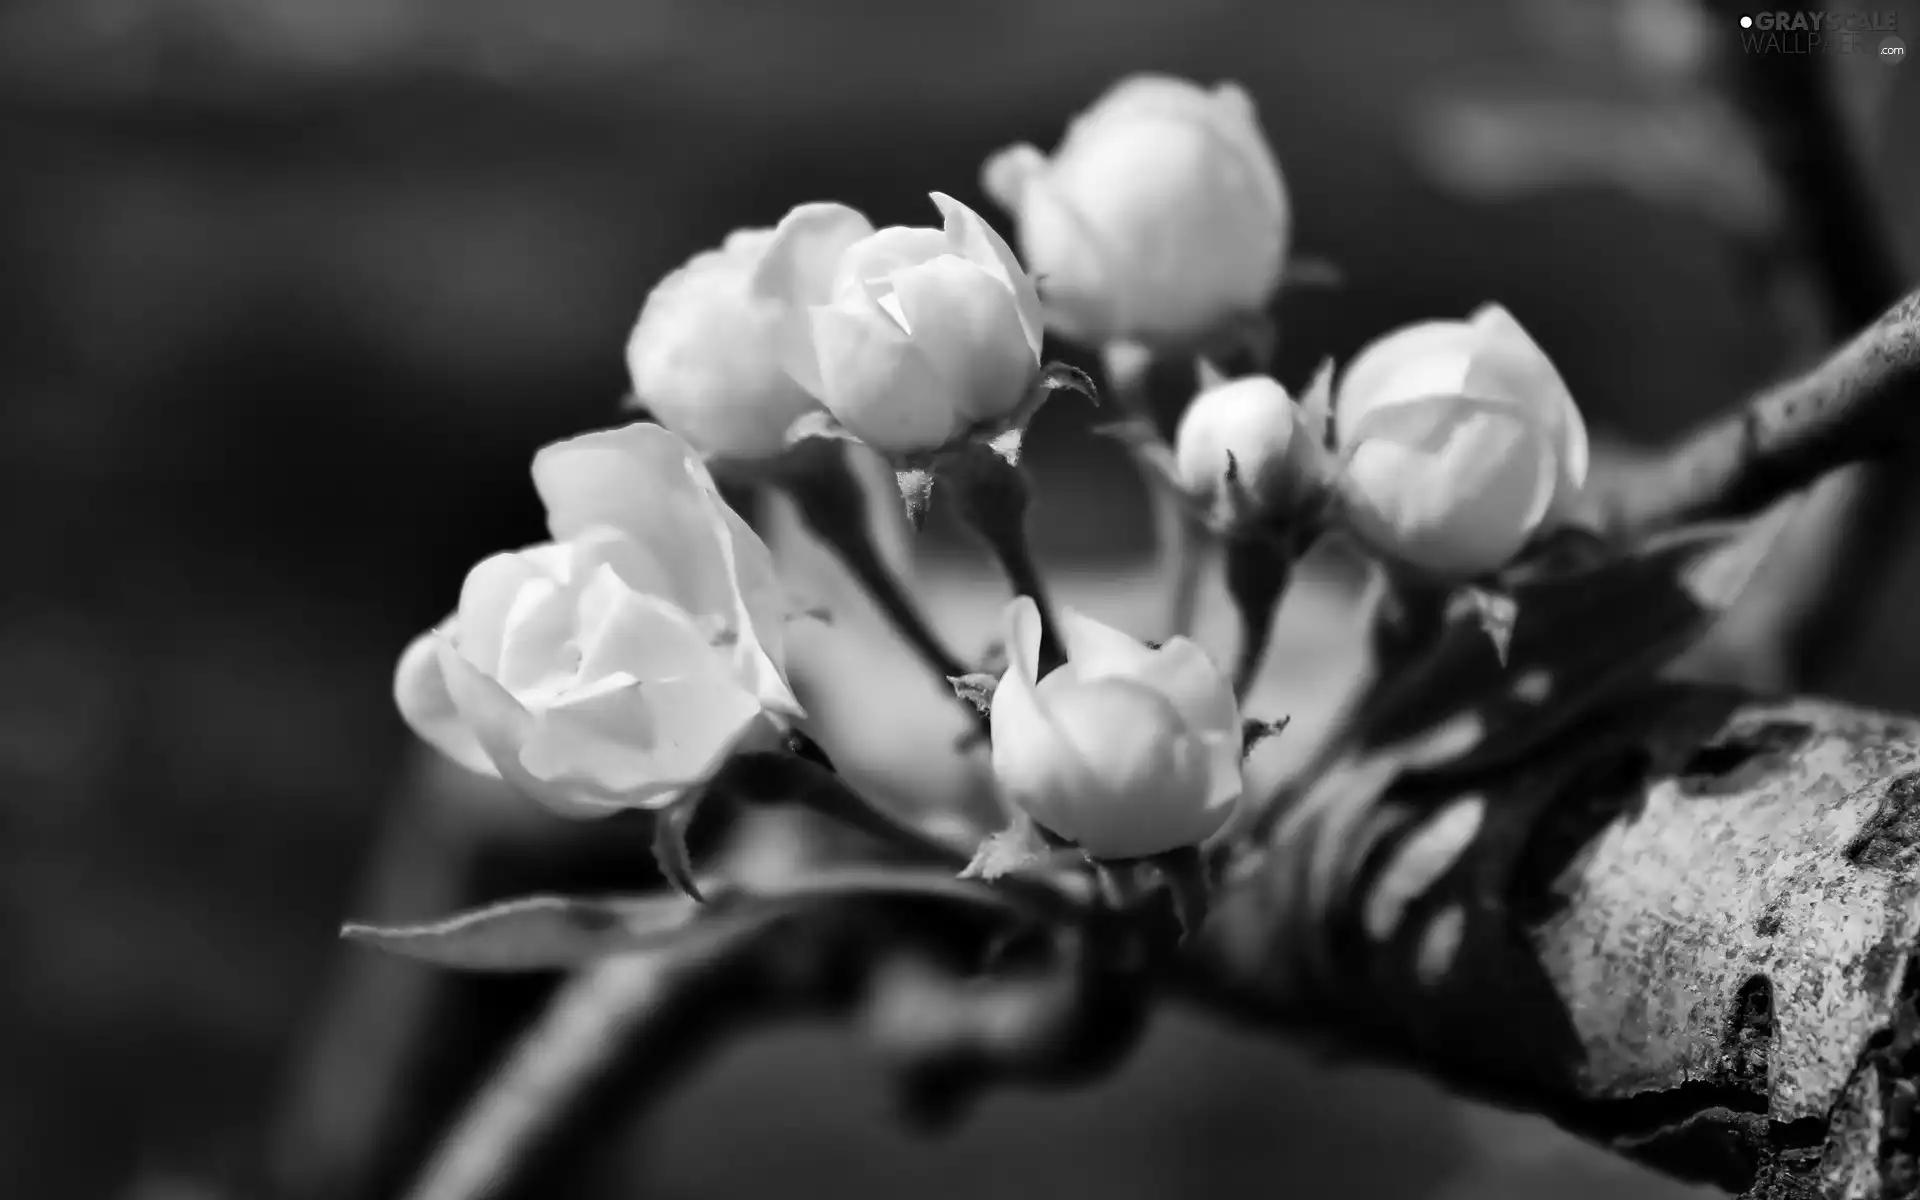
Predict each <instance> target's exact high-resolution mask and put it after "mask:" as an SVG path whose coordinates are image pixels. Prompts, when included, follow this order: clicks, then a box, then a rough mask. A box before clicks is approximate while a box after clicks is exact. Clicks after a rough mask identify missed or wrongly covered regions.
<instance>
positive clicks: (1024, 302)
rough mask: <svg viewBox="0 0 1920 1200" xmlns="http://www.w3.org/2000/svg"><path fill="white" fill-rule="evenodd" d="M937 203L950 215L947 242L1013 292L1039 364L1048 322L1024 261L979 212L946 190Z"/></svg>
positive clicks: (935, 199) (936, 195)
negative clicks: (1025, 268)
mask: <svg viewBox="0 0 1920 1200" xmlns="http://www.w3.org/2000/svg"><path fill="white" fill-rule="evenodd" d="M933 202H934V204H935V205H936V206H938V207H939V209H940V215H941V216H942V217H944V218H946V235H947V241H948V243H950V244H951V245H952V247H953V249H954V251H955V252H956V253H958V254H959V255H960V256H961V257H963V258H965V259H967V260H968V261H969V262H972V263H973V264H974V265H976V266H978V267H980V268H982V269H983V270H985V271H986V272H987V273H988V274H989V275H991V276H993V277H994V278H995V279H996V280H998V281H999V282H1000V283H1001V284H1002V285H1003V286H1004V287H1006V288H1007V289H1008V290H1009V291H1011V292H1012V293H1013V301H1014V306H1015V312H1016V315H1017V316H1018V317H1019V320H1020V328H1021V329H1022V330H1023V331H1024V332H1025V334H1026V337H1027V347H1028V349H1030V350H1032V351H1033V359H1034V363H1035V365H1038V364H1039V361H1040V341H1041V338H1042V337H1043V336H1044V333H1045V325H1044V319H1043V317H1042V315H1041V312H1040V294H1039V293H1038V292H1037V291H1035V290H1034V286H1033V280H1032V279H1029V278H1028V277H1027V273H1026V271H1024V270H1022V269H1021V267H1020V260H1019V259H1017V258H1015V257H1014V254H1013V250H1012V248H1011V247H1009V246H1008V245H1007V242H1006V239H1005V238H1003V237H1001V236H1000V235H999V234H998V233H996V232H994V228H993V226H991V225H989V224H987V223H986V221H985V220H983V219H981V217H980V214H979V213H976V212H974V211H973V210H972V209H970V208H968V207H967V206H966V205H964V204H962V203H960V202H959V201H958V200H955V199H954V198H953V197H952V196H949V195H947V194H945V193H944V192H934V193H933Z"/></svg>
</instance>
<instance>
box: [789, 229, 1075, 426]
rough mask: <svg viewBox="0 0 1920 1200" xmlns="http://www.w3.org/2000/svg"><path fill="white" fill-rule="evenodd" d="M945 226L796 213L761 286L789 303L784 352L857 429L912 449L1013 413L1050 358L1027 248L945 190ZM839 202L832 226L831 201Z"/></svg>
mask: <svg viewBox="0 0 1920 1200" xmlns="http://www.w3.org/2000/svg"><path fill="white" fill-rule="evenodd" d="M933 201H934V203H935V204H936V205H938V206H939V208H940V211H941V212H942V213H943V214H944V215H945V217H946V225H945V228H944V229H922V228H906V227H903V226H894V227H890V228H887V229H882V230H879V231H877V232H875V231H873V230H872V229H871V227H870V226H869V227H867V228H866V234H865V236H862V237H860V238H858V239H857V240H850V239H848V238H847V237H846V236H845V234H846V232H847V231H848V230H850V229H852V228H855V226H854V225H853V223H852V219H858V220H859V223H860V225H862V226H865V219H864V218H861V217H859V214H857V213H854V212H853V211H852V210H851V209H845V208H840V207H839V206H822V205H815V206H810V208H811V209H812V210H814V211H803V210H801V209H796V210H794V212H793V213H790V214H789V215H788V216H787V218H786V219H785V220H783V221H782V222H781V223H780V226H779V228H778V229H776V230H775V231H774V236H773V240H772V244H771V245H770V246H769V247H768V249H767V251H766V255H765V257H764V259H763V260H762V262H761V264H760V266H759V268H758V270H757V271H756V273H755V276H754V282H753V291H754V294H755V295H757V296H760V297H762V298H765V299H767V300H769V301H771V302H773V303H775V304H777V305H778V306H779V309H780V311H781V313H782V318H781V322H780V328H779V335H778V337H779V342H780V354H781V362H782V363H783V364H784V366H785V367H786V370H787V371H788V373H789V374H790V375H791V376H792V378H793V379H794V380H795V381H796V382H798V383H799V384H800V386H801V387H803V388H805V389H806V390H807V391H808V392H809V393H811V394H812V395H813V396H814V397H815V398H817V399H818V400H819V401H820V403H821V404H822V405H824V406H825V407H826V409H827V411H829V412H831V413H832V414H833V416H834V417H835V418H836V419H837V420H838V421H839V422H840V424H841V425H843V426H845V427H846V429H847V430H848V431H849V432H851V433H852V434H853V435H854V436H856V437H858V438H860V439H861V440H862V441H864V442H867V443H868V444H870V445H872V446H873V447H874V448H875V449H877V450H880V451H881V452H883V453H886V454H890V455H895V456H898V455H904V454H910V453H914V452H916V451H925V450H932V449H936V448H938V447H941V446H944V445H946V444H948V443H950V442H952V441H954V440H955V439H957V438H959V437H961V436H962V435H964V434H965V433H966V432H967V431H968V430H970V429H972V428H974V427H976V426H990V425H993V424H996V423H998V422H1000V421H1003V420H1004V419H1005V418H1007V417H1008V416H1009V415H1011V413H1012V412H1013V410H1014V409H1015V408H1016V407H1017V406H1018V405H1019V404H1020V403H1021V402H1022V401H1023V400H1024V399H1025V398H1026V396H1027V392H1028V389H1029V387H1030V386H1031V385H1032V382H1033V379H1034V375H1035V373H1036V372H1037V371H1038V370H1039V368H1040V337H1041V325H1040V302H1039V297H1038V296H1037V295H1036V294H1035V293H1034V290H1033V282H1032V280H1030V279H1028V278H1027V276H1026V273H1025V272H1023V271H1022V270H1021V269H1020V264H1019V262H1018V261H1016V260H1015V259H1014V257H1013V252H1012V251H1011V250H1009V249H1008V248H1007V244H1006V243H1005V242H1004V241H1002V240H1001V238H1000V235H999V234H997V233H995V232H994V231H993V230H992V228H990V227H989V226H988V225H987V223H986V222H985V221H983V220H981V219H980V217H979V216H978V215H976V214H975V213H974V212H973V210H971V209H969V208H967V207H966V206H965V205H963V204H961V203H960V202H959V201H957V200H954V199H952V198H950V197H947V196H943V195H940V194H939V193H935V194H934V196H933ZM829 208H831V209H834V210H836V212H837V216H836V218H835V220H834V221H833V222H832V223H831V224H829V223H828V221H827V220H826V214H825V213H824V212H823V211H821V210H825V209H829Z"/></svg>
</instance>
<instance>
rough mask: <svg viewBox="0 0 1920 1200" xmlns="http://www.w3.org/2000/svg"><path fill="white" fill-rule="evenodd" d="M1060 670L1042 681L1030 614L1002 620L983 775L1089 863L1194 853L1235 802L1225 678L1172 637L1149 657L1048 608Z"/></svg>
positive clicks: (1025, 608)
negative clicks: (988, 758) (1001, 664)
mask: <svg viewBox="0 0 1920 1200" xmlns="http://www.w3.org/2000/svg"><path fill="white" fill-rule="evenodd" d="M1057 619H1058V629H1057V633H1058V634H1059V637H1060V639H1061V641H1062V643H1063V645H1064V647H1065V651H1066V658H1067V661H1066V663H1065V665H1063V666H1060V667H1056V668H1055V669H1054V670H1053V671H1051V672H1049V673H1048V674H1047V676H1046V677H1045V678H1044V679H1043V678H1040V677H1039V675H1038V671H1039V661H1040V632H1041V617H1040V610H1039V608H1038V607H1037V606H1036V605H1035V604H1034V602H1033V600H1032V598H1030V597H1026V596H1021V597H1018V598H1016V599H1015V600H1014V601H1013V602H1012V603H1011V604H1009V605H1008V606H1007V609H1006V614H1005V618H1004V620H1005V624H1006V646H1007V654H1008V665H1007V670H1006V673H1005V674H1004V675H1002V676H1001V678H1000V682H999V684H998V685H997V686H996V688H995V689H994V693H993V706H992V709H991V711H990V713H989V723H990V725H991V732H992V738H993V773H994V776H995V778H996V780H997V781H998V783H999V785H1000V788H1001V790H1002V792H1003V793H1004V794H1005V796H1006V797H1007V799H1008V800H1009V801H1011V802H1012V803H1013V804H1015V805H1017V806H1019V807H1020V808H1021V809H1022V810H1023V811H1024V812H1025V813H1026V814H1027V815H1028V816H1030V817H1032V818H1033V820H1034V821H1035V822H1037V823H1038V824H1040V825H1041V826H1044V827H1045V828H1046V829H1048V830H1051V831H1052V832H1054V833H1056V834H1058V835H1060V836H1061V837H1064V838H1068V839H1070V840H1072V841H1074V842H1077V843H1078V844H1079V845H1080V846H1081V848H1082V849H1084V850H1085V851H1086V852H1087V853H1088V854H1090V855H1093V856H1094V857H1096V858H1109V859H1123V858H1141V857H1145V856H1147V855H1151V854H1158V853H1161V852H1163V851H1167V850H1175V849H1179V848H1181V847H1183V846H1191V845H1195V844H1197V843H1199V842H1201V841H1204V840H1205V839H1206V838H1208V837H1210V836H1211V835H1212V834H1214V833H1215V832H1217V831H1218V830H1219V829H1220V828H1221V827H1222V826H1223V825H1225V824H1226V822H1227V819H1228V818H1229V817H1230V816H1232V814H1233V810H1234V807H1235V805H1236V804H1237V802H1238V801H1239V798H1240V794H1241V791H1242V788H1243V782H1242V777H1241V767H1240V759H1241V750H1242V726H1241V722H1240V711H1239V706H1238V705H1237V704H1236V703H1235V701H1234V697H1233V689H1232V688H1231V687H1230V686H1228V683H1227V681H1226V678H1225V677H1224V676H1222V675H1221V673H1220V671H1219V670H1218V669H1217V668H1216V667H1215V666H1214V665H1213V662H1212V661H1211V660H1210V659H1208V657H1207V655H1206V653H1205V651H1203V650H1201V649H1200V647H1199V646H1197V645H1195V644H1194V643H1193V642H1192V641H1189V640H1188V639H1186V638H1183V637H1182V638H1174V639H1173V640H1172V641H1169V642H1167V643H1166V644H1165V645H1163V646H1161V647H1160V648H1158V649H1153V648H1150V647H1148V646H1147V645H1146V644H1145V643H1143V642H1140V641H1138V640H1136V639H1135V638H1133V637H1131V636H1129V635H1127V634H1125V633H1122V632H1120V631H1119V630H1117V629H1113V628H1110V627H1108V626H1106V625H1103V624H1101V623H1100V622H1098V621H1096V620H1093V619H1092V618H1090V617H1087V616H1083V615H1082V614H1080V613H1077V612H1074V611H1073V610H1072V609H1066V608H1063V609H1060V610H1059V612H1058V617H1057Z"/></svg>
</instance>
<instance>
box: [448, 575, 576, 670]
mask: <svg viewBox="0 0 1920 1200" xmlns="http://www.w3.org/2000/svg"><path fill="white" fill-rule="evenodd" d="M567 562H568V555H567V554H566V553H565V552H564V551H562V552H561V553H559V554H544V555H534V554H530V553H528V552H526V551H517V552H516V551H505V552H503V553H500V554H492V555H489V556H487V557H486V558H483V559H481V560H480V561H479V562H477V563H475V564H474V565H473V568H472V569H471V570H469V571H468V572H467V577H466V579H465V580H464V581H462V583H461V585H460V604H459V608H458V610H457V611H458V614H459V620H458V622H457V624H456V625H454V626H453V627H452V628H450V630H449V636H450V637H452V639H453V641H454V643H455V644H456V645H457V646H458V647H459V649H460V653H461V655H462V656H464V657H465V658H466V660H467V661H468V662H470V663H472V664H473V665H474V666H476V667H478V668H479V669H480V670H482V671H485V672H486V673H487V674H489V675H496V674H498V673H499V671H500V660H501V655H502V653H503V650H504V648H505V637H506V629H507V623H508V619H509V617H510V616H511V614H512V611H513V605H514V601H515V599H516V597H518V596H519V594H520V589H521V588H523V587H525V586H526V585H528V584H530V583H535V582H540V581H546V582H553V581H555V580H559V579H564V578H565V575H566V570H567Z"/></svg>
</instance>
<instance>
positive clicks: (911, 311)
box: [889, 254, 1040, 421]
mask: <svg viewBox="0 0 1920 1200" xmlns="http://www.w3.org/2000/svg"><path fill="white" fill-rule="evenodd" d="M889 282H890V283H891V284H892V287H893V297H894V299H895V301H896V302H897V303H898V306H899V312H900V315H901V316H903V317H904V318H905V320H906V325H907V327H908V329H909V330H911V333H912V340H913V345H914V348H915V349H916V350H917V351H918V352H919V353H920V354H921V355H922V356H923V357H924V358H925V360H926V362H927V364H928V366H930V367H931V368H932V369H933V372H934V373H935V374H936V375H937V376H938V377H939V378H940V379H942V380H943V381H944V383H945V387H944V391H945V393H946V394H947V395H949V396H951V397H952V398H953V402H954V404H955V405H956V407H957V408H958V409H959V411H960V412H961V413H962V414H963V415H964V416H966V417H967V418H968V419H969V420H972V421H997V420H999V419H1001V418H1003V417H1005V416H1006V415H1007V414H1008V413H1010V412H1012V411H1013V410H1014V409H1015V408H1016V407H1018V406H1019V404H1020V403H1021V401H1023V400H1025V399H1026V396H1027V391H1028V389H1029V388H1030V387H1031V386H1032V384H1033V376H1034V372H1035V371H1037V370H1038V369H1039V367H1040V360H1039V359H1038V358H1037V357H1035V355H1034V354H1033V353H1032V351H1031V350H1030V349H1029V340H1028V338H1027V336H1026V334H1025V333H1024V332H1023V330H1022V326H1021V319H1020V314H1019V312H1018V311H1017V310H1016V308H1015V305H1014V300H1013V297H1012V296H1010V295H1008V293H1007V289H1006V288H1005V287H1004V286H1003V285H1002V284H1001V283H1000V281H999V280H997V279H995V278H994V277H993V276H992V275H990V274H988V273H987V272H986V271H985V270H983V269H982V268H980V267H979V266H977V265H975V264H974V263H972V262H969V261H968V260H966V259H963V258H957V257H955V256H954V255H951V254H943V255H941V256H940V257H938V258H935V259H932V260H930V261H928V262H923V263H919V264H916V265H914V266H911V267H906V268H904V269H902V270H899V271H896V272H894V274H893V275H892V276H890V277H889Z"/></svg>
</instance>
